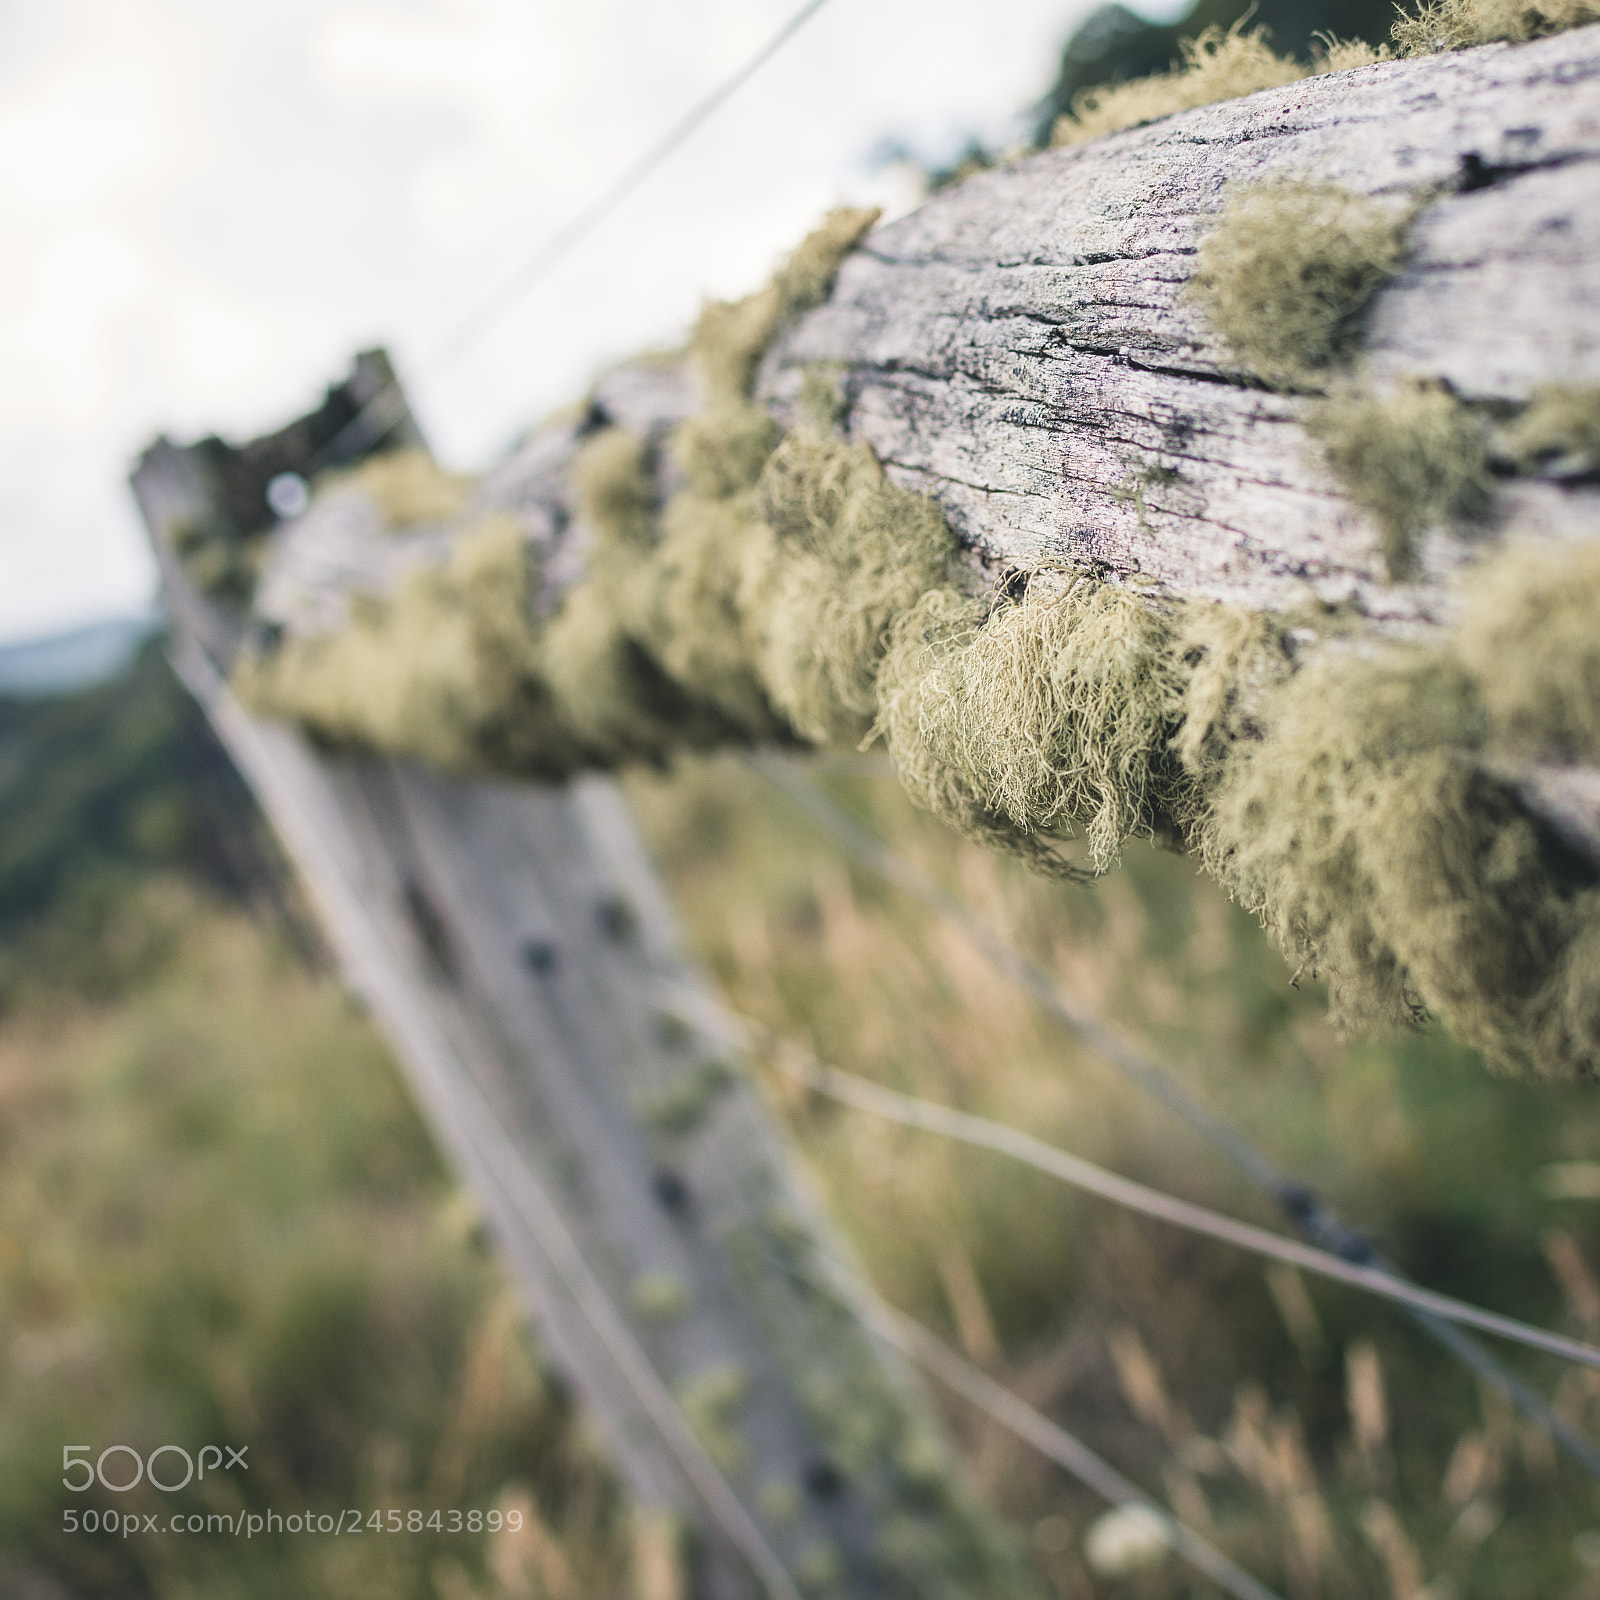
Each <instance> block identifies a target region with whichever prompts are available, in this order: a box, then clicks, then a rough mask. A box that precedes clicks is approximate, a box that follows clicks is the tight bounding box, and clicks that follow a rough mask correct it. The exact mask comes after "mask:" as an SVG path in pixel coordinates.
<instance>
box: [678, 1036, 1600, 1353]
mask: <svg viewBox="0 0 1600 1600" xmlns="http://www.w3.org/2000/svg"><path fill="white" fill-rule="evenodd" d="M686 1009H688V1008H687V1007H686ZM719 1009H720V1008H719ZM725 1015H726V1022H727V1029H726V1031H727V1033H728V1034H730V1035H731V1036H732V1037H731V1039H730V1042H734V1043H739V1044H743V1045H748V1044H749V1043H750V1042H751V1041H752V1039H753V1038H762V1039H764V1040H765V1042H766V1044H767V1046H768V1048H769V1052H770V1055H771V1058H772V1061H773V1063H774V1065H775V1066H776V1067H777V1068H778V1070H779V1071H780V1072H782V1073H784V1074H785V1075H786V1076H787V1077H789V1078H792V1079H793V1080H794V1081H795V1082H796V1083H799V1084H801V1085H803V1086H804V1087H805V1088H807V1089H810V1090H812V1091H813V1092H815V1093H817V1094H822V1095H826V1096H827V1097H828V1098H829V1099H830V1100H836V1101H838V1102H839V1103H840V1104H841V1105H848V1106H853V1107H854V1108H855V1109H856V1110H857V1111H864V1112H866V1113H867V1114H868V1115H869V1116H874V1117H882V1118H883V1119H884V1120H885V1121H888V1122H897V1123H899V1124H900V1125H901V1126H902V1127H907V1128H920V1129H922V1130H923V1132H925V1133H936V1134H939V1135H941V1136H942V1137H944V1138H946V1139H954V1140H956V1141H957V1142H958V1143H960V1144H967V1145H973V1146H975V1147H977V1148H979V1149H983V1150H993V1151H995V1152H996V1153H998V1154H1000V1155H1004V1156H1009V1157H1011V1159H1012V1160H1014V1161H1020V1162H1022V1163H1023V1165H1024V1166H1029V1167H1033V1168H1034V1169H1035V1170H1036V1171H1039V1172H1045V1173H1048V1174H1049V1175H1050V1176H1051V1177H1052V1178H1059V1179H1060V1180H1061V1181H1062V1182H1063V1183H1070V1184H1071V1185H1072V1186H1073V1187H1074V1188H1076V1189H1082V1190H1084V1191H1085V1192H1086V1193H1088V1194H1095V1195H1099V1196H1100V1198H1101V1199H1103V1200H1110V1201H1112V1202H1114V1203H1115V1204H1117V1205H1121V1206H1126V1207H1127V1208H1128V1209H1129V1210H1130V1211H1138V1212H1140V1213H1142V1214H1143V1215H1144V1216H1147V1217H1154V1218H1155V1219H1156V1220H1157V1221H1160V1222H1169V1223H1171V1224H1172V1225H1173V1226H1174V1227H1178V1228H1186V1229H1188V1230H1189V1232H1191V1233H1199V1234H1204V1235H1206V1236H1207V1237H1208V1238H1212V1239H1219V1240H1221V1241H1222V1242H1223V1243H1224V1244H1231V1245H1236V1246H1237V1247H1238V1248H1239V1249H1241V1250H1249V1251H1252V1252H1253V1253H1254V1254H1256V1255H1260V1256H1268V1257H1270V1258H1271V1259H1273V1260H1275V1261H1283V1262H1286V1263H1287V1264H1288V1265H1290V1266H1292V1267H1299V1268H1300V1269H1301V1270H1302V1271H1305V1272H1313V1273H1316V1274H1317V1275H1318V1276H1320V1277H1324V1278H1331V1279H1332V1280H1333V1281H1334V1282H1336V1283H1344V1284H1349V1285H1351V1286H1352V1287H1354V1288H1357V1289H1365V1290H1366V1291H1367V1292H1368V1293H1369V1294H1375V1295H1378V1296H1380V1297H1382V1298H1383V1299H1386V1300H1393V1301H1395V1302H1397V1303H1398V1304H1400V1305H1403V1306H1407V1307H1409V1308H1411V1309H1413V1310H1416V1311H1422V1312H1426V1313H1427V1314H1428V1315H1430V1316H1435V1317H1443V1318H1446V1319H1447V1320H1449V1321H1452V1322H1461V1323H1465V1324H1467V1325H1468V1326H1469V1327H1474V1328H1478V1329H1480V1330H1481V1331H1482V1332H1484V1333H1492V1334H1495V1335H1497V1336H1498V1337H1500V1338H1502V1339H1510V1340H1512V1341H1514V1342H1515V1343H1518V1344H1524V1345H1527V1346H1528V1347H1529V1348H1530V1349H1533V1350H1540V1351H1543V1352H1544V1353H1545V1354H1546V1355H1554V1356H1560V1357H1562V1358H1563V1359H1564V1360H1567V1361H1573V1362H1577V1363H1578V1364H1579V1365H1581V1366H1586V1367H1594V1368H1600V1349H1597V1348H1596V1347H1595V1346H1593V1345H1589V1344H1585V1343H1584V1342H1583V1341H1582V1340H1579V1339H1570V1338H1568V1337H1567V1336H1566V1335H1565V1334H1560V1333H1551V1332H1550V1331H1549V1330H1547V1329H1545V1328H1539V1327H1536V1326H1534V1325H1533V1324H1532V1323H1528V1322H1522V1321H1519V1320H1518V1319H1517V1318H1515V1317H1506V1316H1501V1315H1500V1313H1499V1312H1496V1311H1486V1310H1484V1309H1483V1308H1482V1307H1481V1306H1475V1305H1472V1304H1470V1303H1469V1302H1467V1301H1465V1300H1457V1299H1456V1298H1455V1297H1454V1296H1452V1295H1447V1294H1438V1293H1435V1292H1434V1291H1433V1290H1432V1289H1424V1288H1422V1287H1421V1286H1420V1285H1418V1284H1414V1283H1412V1282H1410V1281H1409V1280H1408V1279H1405V1278H1402V1277H1400V1276H1398V1275H1397V1274H1395V1273H1392V1272H1388V1271H1386V1270H1385V1269H1384V1268H1382V1267H1372V1266H1362V1265H1359V1264H1357V1263H1355V1262H1352V1261H1346V1260H1345V1259H1344V1258H1343V1257H1342V1256H1336V1255H1334V1254H1333V1253H1332V1252H1331V1251H1327V1250H1319V1249H1317V1248H1316V1246H1315V1245H1308V1244H1301V1243H1300V1242H1299V1240H1297V1239H1287V1238H1285V1237H1284V1236H1283V1235H1282V1234H1279V1233H1272V1232H1270V1231H1269V1230H1268V1229H1266V1228H1258V1227H1256V1226H1255V1224H1254V1223H1250V1222H1240V1221H1239V1220H1238V1219H1237V1218H1234V1217H1228V1216H1224V1215H1223V1214H1222V1213H1221V1212H1218V1211H1212V1210H1211V1209H1210V1208H1209V1207H1206V1206H1201V1205H1196V1204H1195V1203H1194V1202H1193V1201H1190V1200H1180V1199H1179V1198H1178V1197H1177V1196H1176V1195H1170V1194H1166V1193H1164V1192H1163V1191H1162V1190H1160V1189H1152V1188H1151V1187H1150V1186H1149V1185H1148V1184H1143V1183H1138V1182H1136V1181H1135V1180H1134V1179H1132V1178H1124V1177H1122V1176H1121V1175H1120V1174H1119V1173H1115V1172H1108V1171H1107V1170H1106V1169H1105V1168H1104V1167H1100V1166H1096V1165H1095V1164H1094V1162H1092V1161H1086V1160H1084V1159H1083V1157H1081V1156H1075V1155H1072V1154H1071V1153H1070V1152H1069V1151H1066V1150H1062V1149H1060V1148H1058V1147H1057V1146H1056V1145H1053V1144H1047V1143H1046V1142H1045V1141H1044V1140H1043V1139H1039V1138H1035V1137H1034V1135H1033V1134H1031V1133H1024V1132H1023V1131H1022V1130H1021V1129H1020V1128H1013V1127H1010V1126H1008V1125H1007V1124H1006V1123H1003V1122H996V1121H995V1120H994V1119H993V1118H991V1117H980V1116H976V1115H974V1114H973V1113H971V1112H968V1111H957V1110H956V1109H955V1108H954V1107H952V1106H944V1105H940V1104H938V1103H937V1102H936V1101H932V1100H921V1099H918V1098H917V1097H916V1096H914V1095H908V1094H902V1093H900V1091H899V1090H897V1089H886V1088H885V1087H884V1086H883V1085H882V1084H878V1083H874V1082H872V1080H871V1079H870V1078H863V1077H860V1076H859V1075H857V1074H856V1073H853V1072H846V1071H844V1070H843V1069H842V1068H839V1067H834V1066H830V1065H828V1064H827V1063H826V1062H824V1061H819V1060H817V1058H816V1057H815V1056H813V1055H812V1054H810V1052H809V1051H805V1050H802V1049H801V1048H800V1047H799V1046H798V1045H795V1044H792V1043H790V1042H788V1041H787V1040H784V1039H782V1038H780V1037H779V1036H778V1035H777V1034H775V1033H773V1032H771V1030H769V1029H766V1028H763V1027H762V1026H761V1024H760V1023H757V1022H754V1021H752V1020H751V1019H749V1018H747V1017H740V1016H737V1015H735V1014H734V1013H732V1012H727V1013H726V1014H725Z"/></svg>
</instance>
